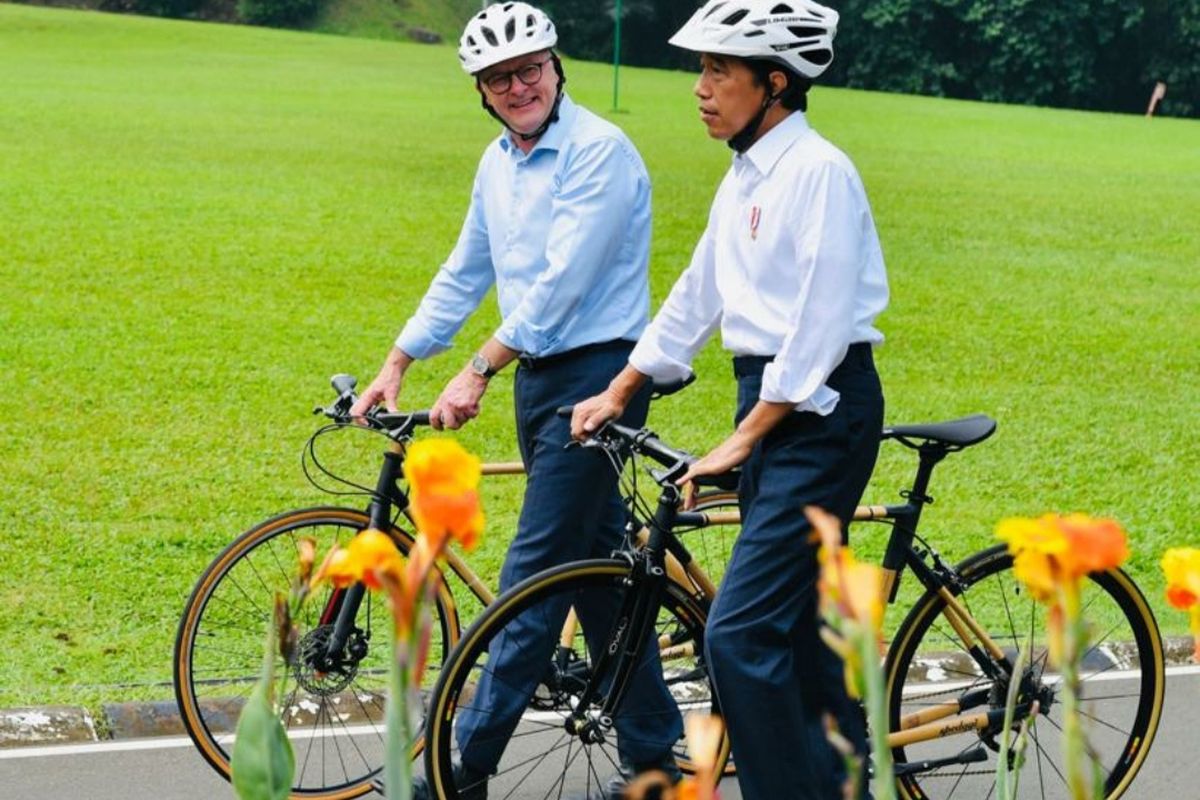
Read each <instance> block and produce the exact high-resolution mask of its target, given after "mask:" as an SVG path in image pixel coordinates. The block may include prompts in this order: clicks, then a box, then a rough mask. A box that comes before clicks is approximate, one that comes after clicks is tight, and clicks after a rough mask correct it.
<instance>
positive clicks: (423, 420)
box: [412, 411, 429, 428]
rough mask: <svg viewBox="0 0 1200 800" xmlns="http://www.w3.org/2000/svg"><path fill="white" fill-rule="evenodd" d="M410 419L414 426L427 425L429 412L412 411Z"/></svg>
mask: <svg viewBox="0 0 1200 800" xmlns="http://www.w3.org/2000/svg"><path fill="white" fill-rule="evenodd" d="M412 421H413V425H415V426H416V427H419V428H420V427H425V426H427V425H429V412H428V411H414V412H413V413H412Z"/></svg>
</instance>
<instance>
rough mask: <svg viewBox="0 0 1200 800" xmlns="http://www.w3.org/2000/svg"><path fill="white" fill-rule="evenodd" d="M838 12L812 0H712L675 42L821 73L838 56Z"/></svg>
mask: <svg viewBox="0 0 1200 800" xmlns="http://www.w3.org/2000/svg"><path fill="white" fill-rule="evenodd" d="M837 23H838V13H837V12H836V11H834V10H833V9H832V8H826V7H825V6H822V5H819V4H817V3H814V2H811V0H708V2H707V3H705V4H704V5H703V6H702V7H701V8H700V9H699V10H697V11H696V13H695V14H693V15H692V18H691V19H689V20H688V21H687V23H685V24H684V26H683V27H682V28H680V29H679V31H678V32H677V33H676V34H675V35H674V36H672V37H671V44H673V45H675V46H676V47H682V48H683V49H684V50H694V51H696V52H698V53H717V54H719V55H726V56H738V57H741V58H761V59H767V60H770V61H774V62H776V63H779V64H782V65H783V66H785V67H788V68H789V69H791V70H792V71H793V72H796V73H798V74H800V75H803V76H804V77H806V78H816V77H817V76H818V75H820V74H821V73H822V72H824V71H825V68H826V67H828V66H829V64H830V62H832V61H833V37H834V34H836V33H837Z"/></svg>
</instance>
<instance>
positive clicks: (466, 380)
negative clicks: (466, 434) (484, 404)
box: [429, 368, 488, 431]
mask: <svg viewBox="0 0 1200 800" xmlns="http://www.w3.org/2000/svg"><path fill="white" fill-rule="evenodd" d="M487 385H488V382H487V379H486V378H484V377H483V376H481V375H478V374H476V373H475V372H473V371H471V370H470V369H467V368H464V369H463V370H462V371H461V372H459V373H458V374H457V375H455V376H454V377H453V378H452V379H451V380H450V382H449V383H448V384H446V388H445V389H443V390H442V394H441V396H440V397H438V399H437V402H436V403H434V404H433V408H431V409H430V411H429V424H430V425H432V426H433V429H434V430H439V431H440V430H442V429H443V428H446V429H449V430H452V431H454V430H458V429H459V428H461V427H462V426H463V425H466V424H467V422H468V421H469V420H472V419H474V418H475V417H477V416H479V407H480V402H479V401H480V400H482V399H483V393H484V392H486V391H487Z"/></svg>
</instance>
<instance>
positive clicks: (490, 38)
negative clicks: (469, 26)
mask: <svg viewBox="0 0 1200 800" xmlns="http://www.w3.org/2000/svg"><path fill="white" fill-rule="evenodd" d="M479 32H480V33H482V34H483V38H485V39H487V42H488V44H490V45H491V46H492V47H499V46H500V40H498V39H497V38H496V34H494V33H492V29H491V28H480V29H479Z"/></svg>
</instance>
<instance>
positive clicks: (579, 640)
mask: <svg viewBox="0 0 1200 800" xmlns="http://www.w3.org/2000/svg"><path fill="white" fill-rule="evenodd" d="M630 574H631V566H630V563H629V562H628V561H626V560H623V559H619V558H615V559H596V560H589V561H581V562H574V563H571V564H565V565H562V566H560V567H556V568H553V569H549V570H545V571H543V572H541V573H539V574H537V575H534V576H532V577H531V578H529V579H527V580H525V581H523V582H521V583H519V584H517V585H516V586H514V587H513V588H511V589H510V590H509V591H507V592H505V593H504V594H503V595H502V596H501V597H499V598H498V599H497V600H496V601H495V602H494V603H493V604H492V605H491V606H489V607H488V609H487V610H486V611H485V612H484V613H483V615H482V616H481V617H480V618H479V619H478V620H476V622H475V623H474V624H473V625H472V626H471V627H470V628H469V629H468V630H467V631H466V633H464V634H463V637H462V640H461V641H460V643H459V645H458V647H456V648H455V650H454V652H453V653H452V654H451V657H450V660H449V661H448V662H447V663H446V664H445V665H444V668H443V670H442V674H441V677H440V678H439V680H438V683H437V686H436V687H435V688H434V691H433V695H432V697H431V700H430V713H429V715H428V716H427V727H426V741H427V742H428V744H429V746H428V748H427V749H426V751H425V771H426V775H427V776H428V777H429V780H430V784H431V787H432V790H433V796H434V797H438V798H442V800H457V798H458V797H459V792H458V791H457V789H456V788H455V786H454V782H453V777H452V776H453V766H452V764H453V762H454V761H455V760H457V756H458V753H457V749H458V747H457V743H456V741H455V735H454V729H455V725H456V722H457V720H458V716H459V712H460V711H461V710H462V709H463V708H465V707H468V704H469V702H470V700H471V698H472V697H473V696H474V692H475V689H476V687H477V683H478V675H479V674H480V671H481V669H486V660H487V658H488V654H489V650H490V648H491V645H492V643H493V642H494V641H495V639H496V637H497V636H499V635H501V633H503V632H504V631H505V630H506V629H507V628H508V626H509V625H510V624H513V623H514V620H518V619H521V618H522V617H524V615H527V614H538V613H547V617H546V620H545V624H548V625H550V627H551V629H553V630H557V629H558V628H559V626H558V624H557V620H556V619H554V618H552V617H553V614H554V613H556V612H554V611H550V612H546V611H545V609H547V608H550V609H555V608H557V609H561V608H562V604H563V603H567V604H568V605H570V604H572V603H578V602H579V599H580V598H581V597H585V596H586V595H588V594H592V593H613V592H618V591H620V590H621V589H622V588H626V587H627V586H628V579H629V577H630ZM564 613H565V612H564ZM705 618H706V613H705V609H704V608H703V607H702V606H701V605H700V604H699V603H698V602H696V600H695V599H694V598H693V597H691V596H690V593H689V590H687V589H685V588H684V587H681V586H678V585H677V584H674V583H671V582H668V583H667V587H666V589H665V591H664V592H663V595H662V600H661V603H660V609H659V617H658V623H657V626H656V629H657V631H658V636H659V641H660V652H661V653H663V654H665V655H666V658H665V660H663V661H662V662H661V663H662V664H663V666H662V667H659V666H658V664H657V663H653V662H650V661H649V660H648V659H646V658H645V657H643V659H642V661H641V663H640V664H639V667H638V669H642V668H644V667H650V668H653V669H662V670H663V672H664V675H665V680H666V683H667V685H668V688H669V690H670V691H671V694H672V695H673V696H674V697H675V698H676V702H677V704H680V705H682V706H683V709H681V710H684V711H685V712H686V711H701V712H704V711H710V710H713V706H714V705H715V703H714V696H713V694H712V687H711V684H710V682H709V679H708V674H707V671H706V669H705V667H704V664H703V641H704V640H703V637H704V622H705ZM603 641H607V640H603ZM560 646H561V643H560ZM569 649H570V653H571V654H572V659H565V658H562V656H563V653H564V651H562V650H560V649H556V650H555V652H554V653H552V654H546V655H545V656H539V655H537V654H536V653H535V654H531V655H530V656H529V658H531V659H534V661H535V662H536V661H537V660H541V659H543V658H544V659H545V663H546V669H545V672H544V674H543V677H542V678H541V679H538V680H536V681H535V682H536V683H537V686H536V687H535V689H534V692H533V696H532V697H531V699H530V701H529V703H528V704H527V706H526V707H525V709H524V710H523V712H522V713H521V719H520V720H519V722H518V723H517V728H516V729H514V731H513V732H512V734H511V735H510V736H508V737H506V738H505V739H504V741H505V743H506V746H505V748H504V753H503V755H502V756H501V759H502V760H501V762H500V763H499V764H498V765H497V767H496V769H495V771H494V772H493V773H492V775H491V776H490V777H489V778H488V782H489V785H488V794H489V796H495V797H502V796H506V791H508V790H510V789H512V788H515V786H516V785H521V786H522V787H523V788H524V789H525V791H526V792H534V794H535V795H537V796H540V794H541V792H542V791H544V790H545V788H546V787H545V786H543V784H546V785H547V786H549V788H550V790H551V792H550V795H547V796H562V797H574V796H576V794H577V793H582V794H583V795H586V794H587V792H588V790H590V789H599V788H600V785H601V783H602V781H603V780H604V779H606V778H607V776H608V774H610V773H612V772H615V770H616V766H617V764H618V762H619V755H618V752H617V748H616V746H615V743H614V741H613V740H615V738H616V734H615V730H609V731H608V734H609V735H608V737H607V738H606V739H605V740H604V741H601V742H599V743H584V742H583V740H582V738H581V737H580V736H579V735H577V734H572V733H568V732H567V731H566V730H565V728H564V727H563V722H564V721H565V719H566V711H567V710H569V708H570V706H571V703H572V695H571V691H572V689H573V688H578V687H580V686H582V685H583V683H584V682H585V681H586V678H587V676H588V675H589V674H590V672H589V670H590V666H591V658H590V655H589V653H588V648H587V646H586V643H585V642H584V641H583V637H582V634H580V633H578V632H577V633H576V636H575V638H574V640H573V641H572V643H571V647H570V648H569ZM556 658H558V659H560V660H559V662H558V663H559V664H563V663H565V664H567V666H566V668H565V669H564V668H560V667H559V666H557V665H556V663H555V659H556ZM658 661H659V659H657V658H656V659H654V662H658ZM577 699H578V698H576V700H577ZM681 700H684V701H686V702H682V703H681V702H680V701H681ZM602 702H603V700H602V699H601V701H600V702H599V703H597V705H600V703H602ZM477 710H478V711H481V712H484V711H487V710H489V709H477ZM617 716H618V717H620V716H621V712H620V711H618V714H617ZM518 739H519V740H520V742H519V744H518V745H516V746H513V745H512V742H513V741H516V740H518ZM550 739H554V740H555V741H551V742H545V743H544V742H543V740H550ZM564 741H565V742H567V744H565V745H564V744H563V742H564ZM531 747H532V752H533V753H534V755H533V756H532V757H530V756H529V752H530V750H531ZM564 747H566V752H563V748H564ZM674 750H675V755H676V759H677V761H682V763H681V767H684V768H685V769H686V768H689V767H690V762H688V761H687V760H686V757H684V756H683V753H684V752H685V751H686V741H685V740H684V737H683V736H681V738H680V740H679V741H677V742H676V745H675V748H674ZM728 753H729V744H728V737H725V738H724V739H723V741H722V745H721V752H720V753H719V754H718V774H720V769H719V767H720V766H723V764H724V762H725V759H727V758H728ZM557 755H562V756H563V760H562V769H561V772H553V773H552V771H551V770H550V769H548V768H547V769H539V767H543V766H554V767H555V769H557V765H558V761H557ZM551 758H554V760H553V761H550V762H549V765H547V761H548V759H551ZM530 765H532V766H530ZM539 787H541V788H539ZM556 792H557V794H555V793H556Z"/></svg>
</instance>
